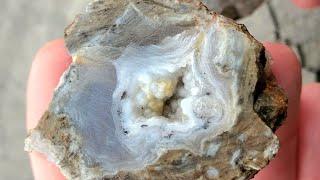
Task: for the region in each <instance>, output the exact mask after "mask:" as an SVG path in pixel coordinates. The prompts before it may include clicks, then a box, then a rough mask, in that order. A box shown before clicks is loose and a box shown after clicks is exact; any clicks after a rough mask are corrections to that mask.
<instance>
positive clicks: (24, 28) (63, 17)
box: [0, 0, 320, 179]
mask: <svg viewBox="0 0 320 180" xmlns="http://www.w3.org/2000/svg"><path fill="white" fill-rule="evenodd" d="M85 1H87V0H81V1H80V0H68V1H63V0H46V1H42V0H33V1H32V3H30V1H27V0H2V1H1V6H0V22H1V26H0V41H1V43H0V58H1V61H0V97H1V101H2V103H1V105H0V144H1V146H0V179H32V175H31V170H30V167H29V162H28V157H27V153H25V152H24V151H23V140H24V138H25V135H26V132H25V128H24V127H25V123H24V119H25V88H26V81H27V76H28V72H29V69H30V66H31V62H32V58H33V57H34V54H35V53H36V51H37V49H38V48H40V47H41V46H42V45H43V44H44V43H45V42H47V41H49V40H51V39H54V38H58V37H62V36H63V31H62V30H63V28H64V27H65V26H66V25H67V24H68V23H69V22H70V21H71V19H72V18H73V16H74V14H75V12H77V11H78V10H79V9H80V8H81V7H82V5H83V4H86V2H85ZM269 6H270V5H269ZM269 6H266V5H264V6H263V7H261V8H259V10H258V11H256V12H255V13H254V14H253V15H252V16H251V17H249V18H246V19H245V20H243V23H244V24H246V25H248V29H249V31H250V32H252V33H253V34H254V35H256V36H257V37H258V39H259V40H270V41H272V40H275V39H276V35H275V32H276V27H280V28H282V29H281V30H280V32H281V35H282V38H281V39H280V40H279V41H282V42H284V41H285V39H286V38H287V39H290V40H291V41H292V42H291V43H292V44H296V43H298V45H299V46H298V47H299V49H300V52H301V53H302V54H304V55H303V57H304V59H303V61H304V63H303V64H304V65H306V67H307V68H308V69H307V70H306V71H307V72H308V73H303V74H309V75H310V76H312V77H313V78H311V79H310V81H314V79H315V73H316V72H317V71H319V63H320V59H319V58H320V52H319V46H320V40H319V38H320V36H319V33H320V28H319V24H320V23H319V20H320V15H319V14H320V9H319V8H318V9H314V10H311V11H306V10H301V9H299V8H296V7H295V6H294V5H292V4H291V2H290V0H272V3H271V6H272V8H271V9H273V12H274V13H273V15H275V16H276V17H279V20H278V26H276V27H275V25H274V24H272V23H271V22H273V21H272V16H271V13H270V8H269ZM273 6H274V7H273ZM254 24H258V25H254ZM278 31H279V30H278ZM309 75H307V76H306V75H304V82H309V80H308V81H306V80H305V79H309V78H308V77H309Z"/></svg>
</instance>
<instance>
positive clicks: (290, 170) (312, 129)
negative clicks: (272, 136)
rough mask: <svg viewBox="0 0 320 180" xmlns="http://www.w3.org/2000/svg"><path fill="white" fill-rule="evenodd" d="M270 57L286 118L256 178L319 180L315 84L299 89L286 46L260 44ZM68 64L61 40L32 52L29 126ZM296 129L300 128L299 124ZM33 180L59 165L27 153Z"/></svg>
mask: <svg viewBox="0 0 320 180" xmlns="http://www.w3.org/2000/svg"><path fill="white" fill-rule="evenodd" d="M294 3H296V4H297V5H299V6H301V7H302V8H311V7H314V6H316V5H320V0H294ZM264 45H265V47H266V49H267V50H268V52H269V53H270V55H271V56H272V58H273V63H272V65H271V68H272V71H273V73H274V75H275V76H276V79H277V81H278V82H279V84H280V85H281V86H282V87H283V88H284V90H285V91H286V93H287V95H288V98H289V106H288V117H287V119H286V121H285V123H284V124H283V126H281V127H280V128H279V130H278V131H277V132H276V134H277V135H278V137H279V139H280V143H281V148H280V151H279V153H278V155H277V156H276V157H275V159H274V160H273V161H271V163H270V165H269V166H267V167H266V168H264V169H263V170H262V171H260V172H259V173H258V174H257V175H256V176H255V178H254V179H255V180H269V179H281V180H294V179H301V180H302V179H303V180H304V179H307V180H316V179H320V173H318V162H320V156H319V153H320V145H319V143H318V140H319V139H320V111H319V109H320V103H319V102H320V84H317V83H313V84H309V85H306V86H304V87H302V88H301V67H300V64H299V62H298V60H297V57H296V56H295V54H294V52H293V51H292V50H291V49H290V48H288V47H287V46H285V45H282V44H274V43H265V44H264ZM70 63H71V57H70V56H69V54H68V52H67V49H66V48H65V45H64V41H63V40H62V39H59V40H55V41H52V42H49V43H47V44H46V45H45V46H44V47H42V48H41V49H40V50H39V51H38V53H37V54H36V56H35V59H34V61H33V64H32V68H31V71H30V75H29V81H28V88H27V122H26V125H27V129H28V130H30V129H32V128H34V127H35V126H36V125H37V123H38V120H39V119H40V118H41V116H42V114H43V113H44V112H45V110H46V109H47V108H48V105H49V103H50V101H51V99H52V95H53V91H54V89H55V87H56V86H57V84H58V82H59V78H60V77H61V75H62V73H63V72H64V71H65V70H66V69H67V68H68V66H69V65H70ZM298 127H299V128H298ZM30 159H31V166H32V170H33V174H34V178H35V179H36V180H42V179H47V180H51V179H52V180H53V179H54V180H62V179H64V177H63V176H62V175H61V173H60V171H59V169H58V168H57V167H56V166H55V165H54V164H53V163H51V162H49V161H48V160H47V159H46V157H44V156H43V155H42V154H40V153H37V152H32V153H30Z"/></svg>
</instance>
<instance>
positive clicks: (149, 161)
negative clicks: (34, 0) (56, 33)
mask: <svg viewBox="0 0 320 180" xmlns="http://www.w3.org/2000/svg"><path fill="white" fill-rule="evenodd" d="M65 42H66V46H67V48H68V50H69V52H70V54H71V56H72V59H73V62H72V64H71V65H70V67H69V69H68V70H67V71H66V72H65V73H64V74H63V76H62V78H61V80H60V83H59V85H58V87H57V88H56V90H55V93H54V97H53V100H52V102H51V104H50V107H49V109H48V110H47V112H46V113H45V114H44V115H43V117H42V118H41V120H40V122H39V124H38V126H37V127H36V128H35V129H33V130H31V131H30V133H29V134H28V137H27V139H26V141H25V149H26V150H27V151H38V152H41V153H43V154H45V155H46V156H47V157H48V159H49V160H51V161H53V162H54V163H55V164H56V165H57V166H58V167H59V168H60V170H61V172H62V173H63V175H65V176H66V178H68V179H249V178H251V177H253V176H254V174H255V173H257V172H258V171H259V170H260V169H262V168H263V167H265V166H266V165H267V164H268V162H269V161H270V160H271V159H272V158H273V157H274V156H275V154H276V153H277V151H278V149H279V141H278V139H277V137H276V136H275V134H274V133H273V132H274V131H275V130H276V129H277V127H279V125H280V124H281V122H282V121H283V120H284V118H285V116H286V110H287V98H286V96H285V94H284V92H283V90H282V89H281V88H280V87H279V86H278V85H277V83H276V81H275V78H274V77H273V75H272V73H271V71H270V65H269V64H270V61H271V60H270V58H269V57H268V56H267V55H266V54H267V53H266V52H265V48H264V47H263V45H262V44H261V43H260V42H258V41H257V40H255V39H254V38H253V37H252V36H251V35H250V34H249V32H248V31H247V29H246V28H245V26H244V25H240V24H237V23H235V22H234V21H233V20H231V19H229V18H226V17H224V16H221V15H219V14H217V13H215V12H211V11H209V10H208V8H206V7H205V6H204V5H203V3H200V2H198V1H196V0H179V1H176V0H162V1H160V0H117V1H111V0H96V1H93V2H92V3H90V4H89V5H88V7H87V8H86V10H85V11H84V12H83V13H82V14H80V15H78V16H77V17H76V19H75V20H74V22H73V23H72V24H71V25H70V26H68V27H67V29H66V30H65Z"/></svg>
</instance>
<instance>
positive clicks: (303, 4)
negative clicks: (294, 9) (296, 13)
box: [292, 0, 320, 9]
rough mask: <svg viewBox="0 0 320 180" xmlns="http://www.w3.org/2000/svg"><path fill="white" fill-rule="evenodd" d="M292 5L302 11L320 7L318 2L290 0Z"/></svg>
mask: <svg viewBox="0 0 320 180" xmlns="http://www.w3.org/2000/svg"><path fill="white" fill-rule="evenodd" d="M292 1H293V3H294V4H295V5H296V6H298V7H300V8H304V9H310V8H315V7H318V6H320V0H292Z"/></svg>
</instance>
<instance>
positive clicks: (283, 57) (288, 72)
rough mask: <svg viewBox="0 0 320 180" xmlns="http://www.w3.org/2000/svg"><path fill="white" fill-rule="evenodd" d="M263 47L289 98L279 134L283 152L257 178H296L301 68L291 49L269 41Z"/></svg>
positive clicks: (261, 179) (275, 74) (262, 179)
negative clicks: (285, 116) (270, 58)
mask: <svg viewBox="0 0 320 180" xmlns="http://www.w3.org/2000/svg"><path fill="white" fill-rule="evenodd" d="M264 46H265V48H266V50H267V51H268V54H269V55H270V56H271V57H272V62H271V70H272V72H273V74H274V76H275V77H276V79H277V81H278V83H279V84H280V86H281V87H282V88H283V89H284V91H285V92H286V95H287V96H288V110H287V114H288V115H287V118H286V120H285V122H284V123H283V125H282V126H281V127H280V128H279V129H278V130H277V132H276V134H277V136H278V137H279V140H280V150H279V152H278V154H277V156H276V157H275V159H274V160H272V161H271V162H270V165H269V166H268V167H266V168H265V169H263V170H262V171H261V172H259V174H258V175H257V176H256V179H257V180H258V179H259V180H265V179H295V177H296V164H297V161H296V157H297V132H298V129H297V124H298V117H299V116H298V112H299V100H300V91H301V65H300V63H299V61H298V59H297V57H296V55H295V53H294V52H293V51H292V50H291V49H290V48H289V47H288V46H286V45H283V44H278V43H270V42H266V43H264Z"/></svg>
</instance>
